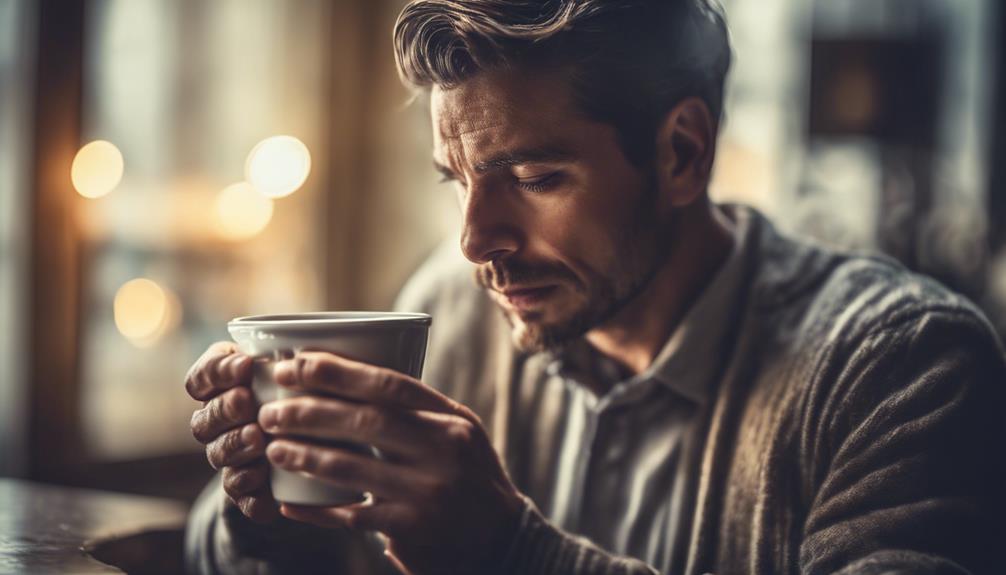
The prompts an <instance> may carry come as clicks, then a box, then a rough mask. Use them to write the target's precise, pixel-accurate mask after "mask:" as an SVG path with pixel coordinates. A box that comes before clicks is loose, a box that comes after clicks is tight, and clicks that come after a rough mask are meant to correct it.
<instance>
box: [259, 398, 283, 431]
mask: <svg viewBox="0 0 1006 575" xmlns="http://www.w3.org/2000/svg"><path fill="white" fill-rule="evenodd" d="M258 423H259V425H261V426H262V428H263V429H265V430H266V431H273V430H275V429H276V427H277V426H278V425H279V416H278V415H277V409H276V408H275V407H274V406H272V405H269V404H266V405H263V406H262V409H260V410H259V412H258Z"/></svg>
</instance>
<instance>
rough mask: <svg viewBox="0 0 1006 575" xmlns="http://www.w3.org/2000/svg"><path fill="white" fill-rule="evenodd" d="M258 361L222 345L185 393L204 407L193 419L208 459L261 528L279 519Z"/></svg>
mask: <svg viewBox="0 0 1006 575" xmlns="http://www.w3.org/2000/svg"><path fill="white" fill-rule="evenodd" d="M251 366H252V359H251V358H250V357H248V356H247V355H242V354H240V353H238V351H237V346H236V345H235V344H233V343H230V342H217V343H215V344H213V345H211V346H210V348H209V349H208V350H207V351H206V353H204V354H203V355H202V357H200V358H199V359H198V360H197V361H196V363H195V364H193V366H192V368H191V369H189V373H188V375H187V376H186V377H185V390H186V391H188V393H189V395H191V396H192V397H193V398H194V399H197V400H200V401H203V407H202V408H200V409H197V410H196V411H195V412H194V413H193V414H192V421H191V422H190V427H191V428H192V435H193V436H194V437H195V438H196V440H198V441H199V442H200V443H202V444H204V445H206V458H207V459H209V462H210V465H211V466H213V468H214V469H219V470H220V475H221V479H222V482H223V488H224V492H225V493H226V494H227V499H228V501H229V502H230V503H232V504H234V505H236V506H237V507H238V508H239V509H240V510H241V512H242V513H243V514H244V515H246V516H247V517H249V518H250V519H253V520H255V521H259V522H267V521H271V520H272V519H275V518H277V517H278V516H279V508H278V506H277V504H276V500H275V499H273V497H272V492H271V491H270V489H269V481H268V479H269V464H268V462H267V461H266V459H265V457H264V455H265V434H263V433H262V428H261V427H259V425H258V423H257V422H256V421H255V400H254V398H253V397H252V393H251V389H250V388H249V385H250V383H251Z"/></svg>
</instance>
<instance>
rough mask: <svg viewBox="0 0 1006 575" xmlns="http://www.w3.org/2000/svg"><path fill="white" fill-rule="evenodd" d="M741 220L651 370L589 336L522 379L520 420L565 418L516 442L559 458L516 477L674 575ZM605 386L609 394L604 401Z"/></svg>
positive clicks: (554, 514)
mask: <svg viewBox="0 0 1006 575" xmlns="http://www.w3.org/2000/svg"><path fill="white" fill-rule="evenodd" d="M736 219H737V222H736V232H737V233H736V238H735V239H736V241H735V243H734V247H733V250H732V252H731V253H730V255H729V256H728V257H727V259H726V261H725V262H724V263H723V264H721V267H720V269H719V270H718V271H717V272H716V274H715V275H714V276H713V279H712V280H711V281H710V283H709V284H708V285H707V287H706V288H705V289H704V290H703V292H702V293H701V294H700V296H699V297H698V299H697V300H696V301H695V302H694V303H693V305H692V306H691V307H690V308H689V310H688V311H687V312H686V313H685V315H684V317H683V319H682V321H681V322H680V323H679V324H678V326H677V327H676V328H675V329H674V331H673V332H672V334H671V336H670V337H669V338H668V340H667V342H666V343H665V344H664V346H663V348H662V349H661V351H660V352H659V354H658V355H657V357H656V359H655V360H654V361H653V363H652V364H651V366H650V367H649V368H648V369H646V370H645V371H644V372H642V373H640V374H638V375H636V376H634V377H629V378H627V379H623V378H622V372H621V370H620V369H619V367H618V366H617V365H616V364H615V363H614V362H613V361H612V360H610V359H608V358H606V357H604V356H603V355H601V354H600V353H598V352H596V351H594V350H593V348H592V347H591V346H590V345H589V344H588V343H587V342H586V340H581V341H579V342H576V343H574V344H572V345H570V346H569V347H567V348H566V349H565V350H564V351H563V352H562V353H561V354H560V355H558V356H551V357H550V361H549V362H548V363H547V365H546V367H545V369H544V370H540V371H539V370H536V369H534V367H533V366H528V367H527V369H526V371H529V372H532V373H534V372H537V373H538V377H539V378H540V380H539V381H524V382H523V384H524V385H525V386H526V387H528V388H531V389H536V390H539V393H538V394H537V397H536V399H535V400H533V401H531V402H522V403H521V408H520V409H521V412H520V413H514V414H512V416H511V417H512V419H515V420H520V421H528V420H540V421H546V420H556V421H557V422H558V423H557V424H556V425H552V426H543V425H539V426H535V427H531V428H528V429H529V430H530V431H531V433H533V434H535V437H533V438H518V439H516V441H517V444H518V445H522V446H529V447H531V446H532V445H533V447H531V449H532V450H544V451H551V453H552V454H553V455H554V458H552V459H551V460H550V459H549V458H547V457H540V458H538V461H539V462H538V464H537V465H538V467H539V469H537V470H535V471H532V472H526V471H524V472H522V471H521V467H522V466H521V465H520V464H515V465H514V467H516V468H517V469H516V475H517V476H518V477H515V480H516V481H518V483H519V484H520V483H524V484H523V485H519V486H520V487H521V488H522V489H524V490H526V491H525V492H526V493H527V494H528V495H529V496H530V497H531V499H533V500H534V501H535V502H536V503H537V505H538V506H539V508H540V509H541V510H542V512H543V513H544V514H545V515H546V516H547V517H548V518H549V519H551V520H552V521H553V522H554V523H555V524H557V525H558V526H560V527H562V528H563V529H565V530H566V531H569V532H572V533H576V534H579V535H584V536H586V537H588V538H589V539H590V540H591V541H593V542H594V543H596V544H598V545H599V546H601V547H602V548H605V549H609V550H611V551H613V552H615V553H620V554H626V555H631V556H633V557H639V558H643V559H644V560H645V561H646V562H647V563H649V564H651V565H654V566H657V567H658V569H661V572H670V565H671V562H672V559H673V558H672V557H671V555H672V550H670V549H668V546H667V543H668V542H669V541H676V540H683V539H687V538H682V537H678V536H677V532H678V531H679V530H681V529H688V528H689V525H688V522H689V521H690V518H689V517H690V515H689V514H690V513H691V510H692V508H693V506H692V505H691V501H688V500H686V499H688V498H689V497H690V495H689V494H690V493H693V490H690V489H686V486H687V485H688V476H697V475H698V473H697V470H695V469H694V468H693V467H692V466H691V463H690V462H687V461H685V454H686V453H687V452H688V450H687V449H686V442H687V441H688V440H689V437H690V436H692V435H695V434H693V433H691V432H692V428H693V427H694V425H693V423H694V422H695V421H696V420H697V418H696V414H697V412H698V410H699V409H700V408H701V406H702V405H704V404H706V403H707V401H708V399H709V396H710V394H712V393H715V386H716V383H717V376H718V375H719V374H718V369H719V368H721V367H722V365H723V363H724V361H723V359H722V358H723V356H724V354H725V351H724V348H725V347H726V346H727V345H729V342H730V339H731V337H730V336H731V329H730V319H731V317H734V315H733V312H734V311H735V309H736V306H737V305H738V300H739V295H740V293H741V291H742V288H743V287H744V286H743V285H742V284H743V277H744V269H743V268H744V266H743V260H744V253H745V251H746V249H745V248H746V241H745V239H746V235H747V228H748V225H747V224H748V221H747V218H745V217H743V216H742V217H738V218H736ZM596 389H606V390H608V391H607V392H606V393H604V394H603V395H601V396H598V395H596V394H595V393H594V392H593V391H592V390H596ZM556 414H561V415H559V417H558V418H557V417H556ZM549 435H554V437H549ZM541 466H545V467H547V469H541V468H540V467H541ZM679 560H680V558H679Z"/></svg>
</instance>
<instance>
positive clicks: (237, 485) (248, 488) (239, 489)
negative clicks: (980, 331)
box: [220, 460, 269, 500]
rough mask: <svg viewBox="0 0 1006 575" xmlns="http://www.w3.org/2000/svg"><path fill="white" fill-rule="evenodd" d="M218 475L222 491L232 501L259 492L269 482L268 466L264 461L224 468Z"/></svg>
mask: <svg viewBox="0 0 1006 575" xmlns="http://www.w3.org/2000/svg"><path fill="white" fill-rule="evenodd" d="M220 473H221V477H222V482H223V486H224V491H225V492H226V493H227V495H229V496H230V497H231V498H232V499H234V500H237V499H238V498H240V497H244V496H247V495H251V494H252V493H254V492H256V491H260V490H261V489H263V488H265V487H266V486H267V484H268V481H269V465H268V464H267V463H266V462H265V460H260V461H258V462H253V463H250V464H248V465H245V466H243V467H224V468H223V469H222V470H221V472H220Z"/></svg>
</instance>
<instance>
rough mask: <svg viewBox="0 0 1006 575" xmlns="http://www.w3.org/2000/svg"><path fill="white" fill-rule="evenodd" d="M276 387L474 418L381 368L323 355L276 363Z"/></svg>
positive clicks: (430, 390) (404, 377)
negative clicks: (281, 386) (314, 391)
mask: <svg viewBox="0 0 1006 575" xmlns="http://www.w3.org/2000/svg"><path fill="white" fill-rule="evenodd" d="M273 377H274V379H275V381H276V383H278V384H280V385H285V386H291V387H292V386H299V387H303V388H305V389H311V390H317V391H321V392H324V393H329V394H333V395H338V396H340V397H345V398H347V399H354V400H357V401H362V402H367V403H379V404H381V405H385V406H389V407H399V408H404V409H415V410H426V411H437V412H441V413H452V414H457V415H461V416H462V417H466V418H467V417H474V414H472V412H471V410H469V409H468V408H467V407H465V406H463V405H461V404H460V403H458V402H456V401H454V400H453V399H451V398H449V397H447V396H446V395H443V394H442V393H440V392H438V391H436V390H434V389H433V388H431V387H429V386H426V385H423V383H422V382H421V381H419V380H418V379H415V378H413V377H409V376H407V375H405V374H403V373H399V372H397V371H394V370H391V369H385V368H383V367H376V366H373V365H370V364H366V363H361V362H358V361H353V360H351V359H346V358H344V357H339V356H337V355H333V354H330V353H325V352H315V351H306V352H301V353H299V354H297V356H296V357H294V358H293V359H289V360H285V361H280V362H277V363H276V366H275V367H274V371H273Z"/></svg>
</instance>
